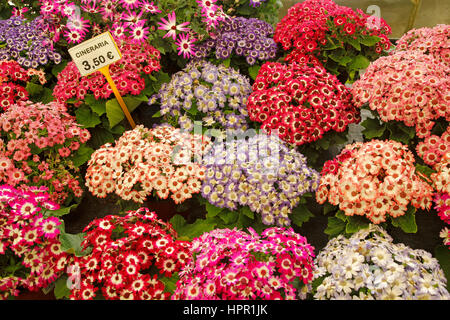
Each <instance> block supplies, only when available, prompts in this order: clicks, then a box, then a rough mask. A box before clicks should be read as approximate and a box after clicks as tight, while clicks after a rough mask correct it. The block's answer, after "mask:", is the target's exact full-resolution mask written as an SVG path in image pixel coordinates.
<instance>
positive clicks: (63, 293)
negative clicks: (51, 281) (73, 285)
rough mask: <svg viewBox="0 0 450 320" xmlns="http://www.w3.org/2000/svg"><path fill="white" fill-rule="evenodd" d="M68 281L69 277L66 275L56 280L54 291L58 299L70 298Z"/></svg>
mask: <svg viewBox="0 0 450 320" xmlns="http://www.w3.org/2000/svg"><path fill="white" fill-rule="evenodd" d="M67 279H68V277H67V276H66V275H64V276H62V277H60V278H59V279H58V280H56V282H55V290H54V291H53V294H54V295H55V298H56V299H63V298H69V296H70V289H69V288H68V287H67Z"/></svg>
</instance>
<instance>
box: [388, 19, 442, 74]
mask: <svg viewBox="0 0 450 320" xmlns="http://www.w3.org/2000/svg"><path fill="white" fill-rule="evenodd" d="M404 50H406V51H420V52H422V53H424V54H427V55H431V56H432V57H434V58H435V59H437V60H438V61H440V62H441V63H443V64H445V65H446V66H447V67H450V25H446V24H438V25H437V26H435V27H433V28H420V29H412V30H410V31H408V32H407V33H406V34H404V35H403V36H402V37H401V38H400V39H399V40H398V41H397V43H396V47H395V51H404Z"/></svg>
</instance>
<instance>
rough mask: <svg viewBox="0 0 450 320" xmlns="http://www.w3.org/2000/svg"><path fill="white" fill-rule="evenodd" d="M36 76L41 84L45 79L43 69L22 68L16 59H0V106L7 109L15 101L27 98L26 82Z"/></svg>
mask: <svg viewBox="0 0 450 320" xmlns="http://www.w3.org/2000/svg"><path fill="white" fill-rule="evenodd" d="M32 76H37V77H38V79H39V81H40V82H41V84H44V83H45V82H46V81H47V80H46V79H45V74H44V72H43V71H38V70H35V69H28V70H25V69H23V68H22V67H21V66H20V65H19V64H18V63H17V62H16V61H13V60H11V61H6V60H2V61H0V108H1V109H3V110H6V109H8V108H9V107H10V106H11V105H12V104H14V103H15V102H16V101H26V100H28V92H27V90H26V89H25V86H26V83H27V82H28V81H30V80H31V77H32Z"/></svg>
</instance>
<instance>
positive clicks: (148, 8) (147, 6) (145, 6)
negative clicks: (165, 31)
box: [141, 0, 161, 14]
mask: <svg viewBox="0 0 450 320" xmlns="http://www.w3.org/2000/svg"><path fill="white" fill-rule="evenodd" d="M141 8H142V10H144V11H145V12H150V13H151V14H157V13H161V10H159V8H158V7H157V6H155V4H154V3H153V1H152V2H150V3H148V1H146V0H145V1H141Z"/></svg>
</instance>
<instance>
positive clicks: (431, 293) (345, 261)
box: [312, 225, 450, 300]
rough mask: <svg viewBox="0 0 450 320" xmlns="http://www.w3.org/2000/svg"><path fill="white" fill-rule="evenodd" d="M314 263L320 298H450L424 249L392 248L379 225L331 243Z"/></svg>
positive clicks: (394, 245) (399, 245)
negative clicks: (319, 282)
mask: <svg viewBox="0 0 450 320" xmlns="http://www.w3.org/2000/svg"><path fill="white" fill-rule="evenodd" d="M315 263H316V266H317V269H316V270H315V271H314V279H315V281H318V280H319V279H322V281H321V284H320V285H319V286H318V287H317V289H316V290H314V291H313V292H312V293H313V294H314V298H315V299H320V300H325V299H326V300H328V299H333V300H336V299H340V300H349V299H350V300H351V299H354V300H448V299H450V294H449V293H448V291H447V289H446V283H447V280H446V278H445V275H444V272H443V271H442V269H441V268H440V266H439V263H438V261H437V260H436V259H435V258H433V256H432V255H431V254H430V253H429V252H427V251H425V250H414V249H411V248H410V247H407V246H406V245H404V244H403V243H393V242H392V238H391V237H390V236H389V235H388V234H387V233H386V231H385V230H383V229H382V228H380V227H379V226H374V225H370V226H369V228H368V229H363V230H360V231H358V232H357V233H355V234H354V235H353V236H352V237H351V238H350V239H348V238H346V237H344V236H343V235H339V236H338V237H336V238H334V239H332V240H330V242H328V244H327V246H326V247H325V248H324V249H323V250H322V251H321V252H320V253H319V254H318V255H317V258H316V259H315Z"/></svg>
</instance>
